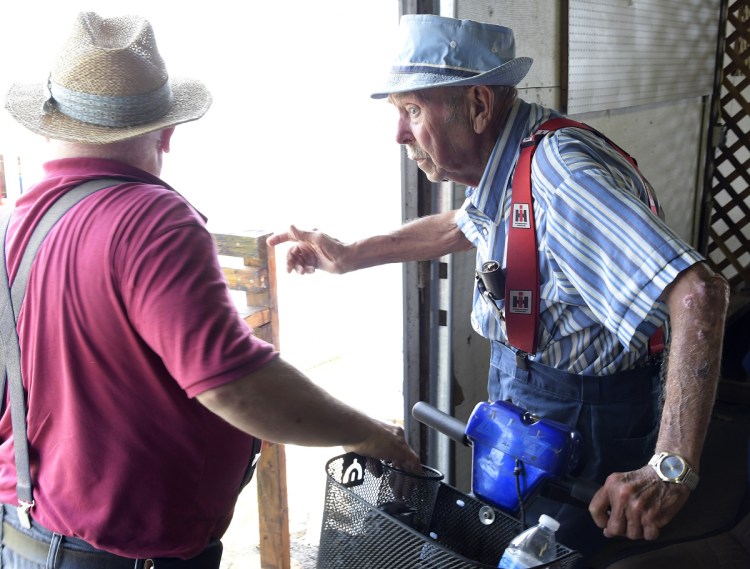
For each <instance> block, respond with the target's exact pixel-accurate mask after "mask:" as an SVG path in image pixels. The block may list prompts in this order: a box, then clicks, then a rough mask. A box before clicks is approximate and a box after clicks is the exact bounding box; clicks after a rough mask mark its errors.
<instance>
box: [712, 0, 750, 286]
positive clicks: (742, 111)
mask: <svg viewBox="0 0 750 569" xmlns="http://www.w3.org/2000/svg"><path fill="white" fill-rule="evenodd" d="M720 91H721V92H720V102H721V105H720V109H721V118H720V121H721V122H722V123H724V124H725V125H726V127H727V131H726V132H727V133H726V141H725V143H724V144H722V145H720V146H719V147H717V149H716V153H715V156H714V170H713V179H712V182H711V204H710V205H711V217H710V227H709V231H708V243H707V254H708V258H709V260H710V261H711V263H712V264H713V266H714V268H715V269H716V270H718V271H720V272H721V273H722V274H723V275H724V277H726V278H727V280H728V281H729V284H730V285H731V288H732V290H746V289H750V173H749V172H750V135H749V134H748V133H750V0H734V1H732V0H730V2H729V6H728V12H727V25H726V42H725V55H724V64H723V73H722V80H721V90H720Z"/></svg>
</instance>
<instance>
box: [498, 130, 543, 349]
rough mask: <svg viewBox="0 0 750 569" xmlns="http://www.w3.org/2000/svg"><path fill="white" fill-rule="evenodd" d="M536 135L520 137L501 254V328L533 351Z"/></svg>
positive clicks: (536, 258)
mask: <svg viewBox="0 0 750 569" xmlns="http://www.w3.org/2000/svg"><path fill="white" fill-rule="evenodd" d="M537 140H538V139H537V136H536V135H532V137H530V138H527V139H524V141H523V142H522V143H521V154H520V156H519V157H518V162H516V170H515V173H514V174H513V193H512V197H511V204H510V221H509V223H508V244H507V253H506V257H505V268H506V270H505V329H506V331H507V334H508V342H509V343H510V345H511V346H514V347H516V348H518V349H519V350H521V351H523V352H526V353H527V354H534V353H536V337H537V329H538V326H539V251H538V250H537V246H536V226H535V225H534V212H533V203H532V199H531V159H532V158H533V156H534V151H535V150H536V144H537Z"/></svg>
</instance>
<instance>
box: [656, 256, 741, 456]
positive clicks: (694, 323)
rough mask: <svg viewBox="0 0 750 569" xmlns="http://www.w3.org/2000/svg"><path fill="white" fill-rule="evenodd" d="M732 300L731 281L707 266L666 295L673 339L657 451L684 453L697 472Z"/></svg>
mask: <svg viewBox="0 0 750 569" xmlns="http://www.w3.org/2000/svg"><path fill="white" fill-rule="evenodd" d="M728 295H729V291H728V287H727V284H726V281H725V280H724V279H723V278H722V277H721V276H719V275H716V274H714V273H713V272H712V271H710V269H708V267H706V266H705V265H703V264H699V265H695V266H694V267H692V268H690V269H688V270H687V271H685V273H684V275H680V277H678V280H677V281H675V283H673V285H671V287H670V289H669V290H668V291H667V295H666V301H667V305H668V307H669V312H670V322H671V340H670V346H669V351H668V360H667V368H666V380H665V385H664V387H665V395H664V408H663V412H662V419H661V426H660V430H659V438H658V441H657V444H656V451H657V452H661V451H670V452H676V453H678V454H681V455H682V456H684V457H685V458H686V459H687V461H688V462H689V463H690V464H691V465H692V466H693V468H696V469H698V468H700V455H701V452H702V449H703V443H704V439H705V435H706V431H707V429H708V424H709V421H710V418H711V411H712V409H713V404H714V397H715V393H716V386H717V383H718V380H719V372H720V365H721V350H722V343H723V335H724V320H725V315H726V309H727V304H728Z"/></svg>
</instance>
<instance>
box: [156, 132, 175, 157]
mask: <svg viewBox="0 0 750 569" xmlns="http://www.w3.org/2000/svg"><path fill="white" fill-rule="evenodd" d="M173 134H174V127H173V126H170V127H169V128H165V129H164V130H162V131H161V135H160V137H159V145H160V146H161V149H162V152H165V153H166V152H169V149H170V142H171V141H172V135H173Z"/></svg>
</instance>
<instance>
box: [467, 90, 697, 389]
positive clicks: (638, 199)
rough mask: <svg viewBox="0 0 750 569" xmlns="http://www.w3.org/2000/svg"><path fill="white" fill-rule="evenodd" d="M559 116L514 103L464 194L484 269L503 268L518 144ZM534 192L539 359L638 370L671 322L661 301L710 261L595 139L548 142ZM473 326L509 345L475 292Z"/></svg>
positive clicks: (568, 132) (580, 369) (567, 135)
mask: <svg viewBox="0 0 750 569" xmlns="http://www.w3.org/2000/svg"><path fill="white" fill-rule="evenodd" d="M555 116H559V115H557V114H556V113H554V111H551V110H549V109H546V108H544V107H541V106H539V105H536V104H530V103H526V102H524V101H521V100H517V101H516V102H515V104H514V105H513V108H512V109H511V112H510V115H509V117H508V119H507V121H506V123H505V125H504V126H503V130H502V132H501V133H500V136H499V138H498V141H497V144H496V145H495V148H494V150H493V152H492V155H491V156H490V160H489V162H488V164H487V167H486V168H485V172H484V175H483V177H482V179H481V181H480V183H479V185H478V186H477V187H476V188H467V191H466V201H465V202H464V204H463V206H462V207H461V210H460V211H459V213H458V216H457V221H458V225H459V227H460V228H461V230H462V231H463V232H464V234H465V235H466V237H467V238H468V239H469V240H470V241H471V242H472V243H474V245H475V246H476V247H477V267H481V265H482V263H483V262H485V261H488V260H496V261H500V263H501V265H502V267H503V269H504V268H505V247H506V235H507V228H508V219H509V213H510V202H511V193H512V190H511V188H512V173H513V169H514V167H515V163H516V160H517V159H518V154H519V145H520V142H521V140H522V139H523V138H525V137H527V136H529V135H530V133H531V132H533V131H534V130H535V129H536V128H537V127H538V126H539V125H540V124H541V123H542V122H544V121H545V120H547V119H549V118H552V117H555ZM532 188H533V200H534V219H535V223H536V231H537V244H538V246H539V260H540V265H539V269H540V275H541V295H540V299H541V315H540V318H541V320H540V331H539V334H540V335H539V342H538V348H537V353H536V354H535V356H534V358H535V360H536V361H538V362H539V363H542V364H544V365H548V366H552V367H555V368H557V369H561V370H564V371H568V372H570V373H582V374H589V375H609V374H612V373H615V372H617V371H621V370H625V369H629V368H631V367H633V366H634V365H636V364H637V362H638V361H639V360H641V359H642V358H643V357H644V355H645V354H646V351H647V348H648V339H649V337H650V336H651V334H652V333H653V332H654V330H656V329H657V328H658V327H659V326H661V325H662V324H663V323H664V322H665V321H666V319H667V317H668V315H667V312H666V306H665V305H664V303H663V302H661V301H659V300H658V297H659V296H660V295H661V293H662V291H663V290H664V289H665V287H666V286H667V285H668V284H669V283H671V282H672V281H673V280H674V279H675V278H676V277H677V275H678V273H680V272H681V271H683V270H684V269H686V268H688V267H690V266H691V265H693V264H694V263H696V262H698V261H700V260H702V259H703V257H701V256H700V255H699V254H698V253H697V252H696V251H695V250H694V249H693V248H692V247H690V246H689V245H688V244H687V243H685V242H684V241H682V240H681V239H680V238H679V237H678V236H677V235H676V234H675V233H674V232H673V231H672V230H671V229H670V228H669V227H667V226H666V225H665V224H664V223H663V222H662V221H661V220H660V219H658V218H657V217H656V216H655V215H654V214H653V213H652V212H651V211H650V209H649V206H648V195H647V189H646V187H645V186H644V182H643V180H642V178H641V177H640V176H639V175H638V173H637V171H636V170H635V169H634V168H633V167H632V166H631V165H630V164H629V163H628V162H627V161H626V160H625V159H624V158H623V157H622V156H621V155H620V154H619V153H618V152H617V151H616V150H615V149H613V148H612V147H611V146H610V145H609V144H607V142H606V141H604V140H603V139H602V138H601V137H599V136H597V135H596V134H594V133H591V132H588V131H585V130H582V129H575V128H573V129H571V128H567V129H564V130H558V131H556V132H555V133H553V134H551V135H549V136H547V137H545V138H544V139H543V141H542V142H541V143H540V144H539V146H538V148H537V150H536V153H535V155H534V160H533V165H532ZM651 192H652V195H653V190H651ZM498 307H499V308H503V301H502V300H501V301H500V302H499V303H498ZM471 320H472V325H473V327H474V329H475V330H476V331H477V332H478V333H480V334H482V335H483V336H485V337H486V338H488V339H490V340H497V341H500V342H504V343H507V335H506V331H505V321H504V320H501V319H500V318H498V315H497V311H495V310H493V309H492V308H491V307H490V306H488V304H487V301H486V300H485V299H484V298H482V296H481V295H480V293H479V291H478V290H477V289H476V288H475V290H474V304H473V312H472V315H471Z"/></svg>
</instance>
